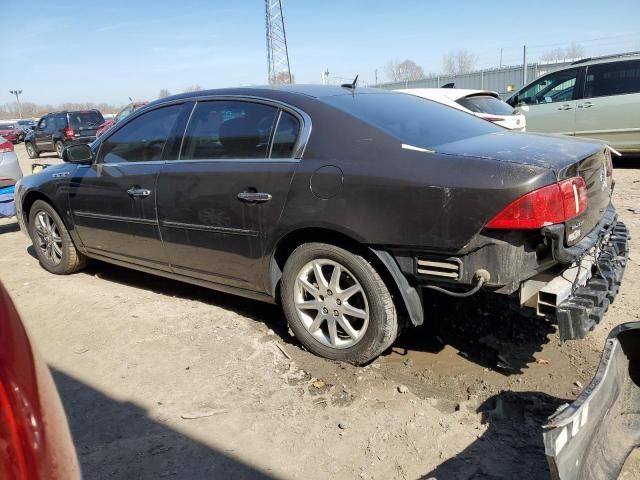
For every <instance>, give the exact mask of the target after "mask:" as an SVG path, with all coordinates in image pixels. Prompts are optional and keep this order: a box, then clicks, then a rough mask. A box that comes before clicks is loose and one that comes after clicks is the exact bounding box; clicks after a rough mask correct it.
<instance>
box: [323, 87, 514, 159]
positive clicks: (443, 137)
mask: <svg viewBox="0 0 640 480" xmlns="http://www.w3.org/2000/svg"><path fill="white" fill-rule="evenodd" d="M323 100H325V101H326V102H327V103H329V104H330V105H333V106H334V107H337V108H339V109H340V110H343V111H345V112H347V113H349V114H351V115H353V116H354V117H356V118H359V119H360V120H363V121H365V122H367V123H369V124H370V125H373V126H374V127H376V128H379V129H381V130H383V131H385V132H387V133H389V134H390V135H392V136H394V137H395V138H397V139H398V140H400V141H401V142H402V143H406V144H409V145H413V146H415V147H420V148H427V149H433V148H434V147H436V146H438V145H443V144H445V143H450V142H456V141H458V140H464V139H466V138H471V137H476V136H479V135H485V134H488V133H494V132H501V131H502V128H501V127H497V126H495V125H493V124H491V123H489V122H486V121H484V120H481V119H479V118H477V117H474V116H473V115H469V114H467V113H464V112H462V111H460V110H456V109H455V108H452V107H447V106H445V105H442V104H440V103H437V102H433V101H431V100H427V99H424V98H420V97H416V96H415V95H409V94H405V93H379V94H378V93H361V94H359V95H358V94H356V95H338V96H334V97H325V98H324V99H323Z"/></svg>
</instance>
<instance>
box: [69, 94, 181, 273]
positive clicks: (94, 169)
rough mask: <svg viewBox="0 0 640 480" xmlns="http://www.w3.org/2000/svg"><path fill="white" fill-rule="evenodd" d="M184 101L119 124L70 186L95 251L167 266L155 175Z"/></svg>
mask: <svg viewBox="0 0 640 480" xmlns="http://www.w3.org/2000/svg"><path fill="white" fill-rule="evenodd" d="M183 107H184V106H183V105H182V104H177V105H170V106H165V107H160V108H156V109H154V110H151V111H149V112H146V113H144V114H142V115H140V116H138V117H136V118H133V119H132V120H131V121H129V122H127V123H125V124H124V125H122V127H121V128H118V129H117V130H115V131H114V132H113V133H112V134H111V135H109V136H108V137H107V138H106V139H105V140H104V141H103V142H102V143H101V145H100V147H99V150H98V154H97V158H96V161H95V163H94V164H93V165H91V166H80V167H78V169H77V170H76V172H75V173H74V176H73V178H71V181H70V187H69V203H70V205H71V211H72V215H73V219H74V225H75V228H76V230H77V232H78V235H79V236H80V238H81V239H82V243H83V244H84V245H85V247H87V249H88V250H89V251H90V253H94V254H97V255H102V256H106V257H110V258H115V259H118V260H123V261H127V262H130V263H135V264H139V265H143V266H148V267H151V268H156V269H161V270H168V269H169V267H168V265H167V259H166V256H165V254H164V251H163V249H162V242H161V240H160V231H159V228H158V218H157V215H156V208H155V199H156V181H157V178H158V173H159V172H160V169H161V166H162V161H163V159H164V155H165V146H166V144H167V139H168V137H169V134H170V132H171V131H172V129H173V127H174V125H175V124H176V122H177V119H178V117H179V114H180V112H181V111H182V110H183Z"/></svg>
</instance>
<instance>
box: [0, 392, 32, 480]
mask: <svg viewBox="0 0 640 480" xmlns="http://www.w3.org/2000/svg"><path fill="white" fill-rule="evenodd" d="M9 394H10V392H8V391H7V390H6V389H5V387H4V385H3V384H2V383H0V445H2V444H4V445H2V450H3V451H2V452H1V453H2V454H1V455H0V478H16V479H19V480H27V478H29V475H28V472H27V462H26V459H25V455H24V450H23V447H22V444H21V442H20V428H19V426H18V422H17V419H16V417H15V414H14V411H13V408H12V406H11V400H10V398H9ZM5 442H7V443H5Z"/></svg>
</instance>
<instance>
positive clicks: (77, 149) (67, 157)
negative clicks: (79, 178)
mask: <svg viewBox="0 0 640 480" xmlns="http://www.w3.org/2000/svg"><path fill="white" fill-rule="evenodd" d="M62 160H64V161H65V162H68V163H78V164H81V165H90V164H91V163H93V151H91V148H89V145H70V146H68V147H67V148H65V149H64V150H63V151H62Z"/></svg>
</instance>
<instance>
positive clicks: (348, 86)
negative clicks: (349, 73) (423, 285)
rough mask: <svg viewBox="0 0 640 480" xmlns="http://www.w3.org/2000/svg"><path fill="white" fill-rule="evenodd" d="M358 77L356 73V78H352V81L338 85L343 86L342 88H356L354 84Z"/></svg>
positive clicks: (356, 82)
mask: <svg viewBox="0 0 640 480" xmlns="http://www.w3.org/2000/svg"><path fill="white" fill-rule="evenodd" d="M358 77H359V75H356V78H354V79H353V83H343V84H342V85H340V86H341V87H344V88H350V89H351V90H355V89H356V85H357V84H358Z"/></svg>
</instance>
